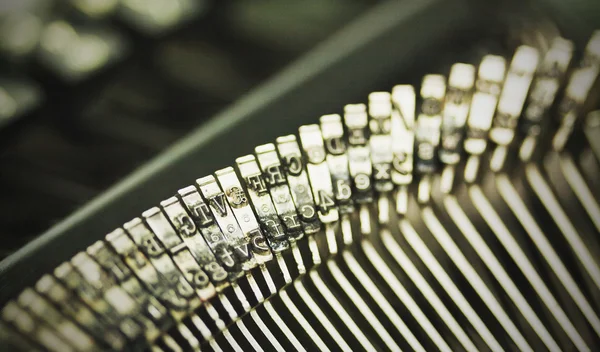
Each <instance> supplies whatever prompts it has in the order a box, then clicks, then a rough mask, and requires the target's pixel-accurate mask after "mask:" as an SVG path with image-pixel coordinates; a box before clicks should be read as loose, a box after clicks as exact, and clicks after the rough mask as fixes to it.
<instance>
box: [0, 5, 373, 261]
mask: <svg viewBox="0 0 600 352" xmlns="http://www.w3.org/2000/svg"><path fill="white" fill-rule="evenodd" d="M376 2H378V1H376V0H303V1H272V0H253V1H242V0H237V1H235V0H234V1H217V0H212V1H211V0H61V1H51V0H3V1H0V211H2V216H0V238H1V241H2V245H1V246H0V259H2V258H4V257H6V256H7V255H9V254H10V253H12V252H14V251H15V250H16V249H18V248H20V247H22V246H23V245H24V244H25V243H27V242H28V241H30V240H31V239H32V238H33V237H35V236H37V235H39V234H40V233H42V232H43V231H45V230H47V229H48V228H49V227H51V226H52V225H53V224H55V223H56V222H58V221H60V220H61V219H63V218H65V217H66V216H67V215H69V214H70V213H71V212H73V211H74V210H75V209H77V208H78V207H80V206H81V205H83V204H84V203H86V202H87V201H88V200H90V199H91V198H93V197H94V196H95V195H97V194H99V193H100V192H102V191H104V190H105V189H107V188H108V187H110V186H111V185H112V184H114V183H116V182H117V181H118V180H119V179H121V178H123V177H124V176H125V175H127V174H128V173H130V172H131V171H132V170H134V169H135V168H136V167H138V166H140V165H141V164H143V163H144V162H145V161H147V160H149V159H150V158H151V157H152V156H154V155H156V154H157V153H158V152H160V151H161V150H164V149H165V148H166V147H167V146H169V145H171V144H172V143H173V142H175V141H176V140H178V139H179V138H181V137H182V136H183V135H185V134H186V132H188V131H190V130H192V129H193V128H195V127H197V126H200V125H201V124H202V123H204V122H205V121H207V119H209V118H210V117H211V116H213V115H214V114H215V113H217V112H218V111H220V110H222V109H223V108H225V107H226V106H227V105H229V104H230V103H232V102H233V101H235V100H236V99H238V98H239V97H240V96H242V95H244V94H245V93H247V92H248V91H250V90H251V89H252V88H253V87H255V86H256V85H257V84H259V83H261V82H262V81H264V80H265V79H267V78H269V77H270V76H272V75H274V74H275V73H276V72H277V71H279V70H280V69H281V68H283V67H284V66H285V65H287V64H289V63H290V62H291V61H292V60H294V59H295V58H297V57H298V56H299V55H301V54H302V53H304V52H306V51H308V50H310V49H311V48H312V47H314V46H315V45H316V44H317V43H319V42H320V41H322V40H324V39H325V38H327V37H328V36H329V35H330V34H331V33H333V32H334V31H335V30H336V29H338V28H340V27H342V26H343V25H344V24H346V23H347V22H349V21H351V20H352V19H353V18H354V17H356V16H358V15H359V14H361V13H363V12H364V11H365V10H367V9H368V8H369V7H371V6H373V5H374V4H375V3H376Z"/></svg>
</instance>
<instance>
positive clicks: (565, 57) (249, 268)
mask: <svg viewBox="0 0 600 352" xmlns="http://www.w3.org/2000/svg"><path fill="white" fill-rule="evenodd" d="M533 27H535V28H534V29H533V30H532V29H528V30H527V31H525V32H520V34H519V36H518V37H519V40H518V41H519V43H517V44H515V45H513V47H512V48H511V50H512V53H510V54H509V55H506V53H503V52H494V51H489V50H486V52H484V53H481V55H479V56H478V58H477V60H476V61H473V62H471V61H468V60H464V61H460V62H454V63H452V64H451V65H449V66H448V67H447V69H446V70H436V71H433V72H435V73H430V74H426V75H425V76H423V77H422V79H421V80H420V81H419V82H414V84H413V82H403V81H402V77H396V78H395V81H397V83H398V84H397V85H395V86H393V87H391V89H390V87H388V89H389V90H388V91H385V90H381V91H375V92H372V93H370V94H369V95H368V96H366V97H364V99H363V101H362V102H360V101H356V102H346V103H349V104H347V105H343V103H344V102H339V111H338V112H339V113H330V114H325V115H322V116H321V117H320V118H318V119H315V121H314V123H313V124H306V125H302V126H298V128H297V130H296V131H293V130H290V132H296V133H292V134H288V135H283V136H281V137H278V138H276V139H274V140H273V141H271V143H265V144H261V145H258V146H256V147H255V148H254V149H253V150H247V154H246V155H240V156H239V157H238V158H236V159H235V162H234V164H232V165H231V166H230V167H225V168H221V169H219V170H215V171H214V172H213V173H211V174H209V175H205V176H203V175H198V176H199V177H197V178H196V179H195V180H190V183H191V184H190V185H185V184H181V185H180V186H181V187H180V188H179V189H178V190H176V193H175V194H174V195H173V196H171V197H168V198H166V199H165V200H163V201H161V202H160V203H159V204H155V206H152V207H149V209H148V210H146V211H144V212H142V213H141V214H139V216H138V217H135V218H133V219H131V220H129V221H127V222H125V223H124V224H122V225H120V226H118V227H116V228H115V229H113V230H111V231H107V232H108V233H107V234H106V235H105V236H104V237H103V238H102V239H101V240H97V241H96V240H93V241H89V242H88V244H87V246H86V247H85V248H81V249H80V250H79V251H78V252H77V253H76V254H74V255H72V256H71V257H70V258H68V260H65V261H64V262H62V263H60V264H59V265H57V266H56V267H47V268H44V270H45V272H43V273H41V274H39V275H38V276H37V277H35V278H34V279H33V283H31V284H28V285H25V287H22V288H20V289H19V291H18V292H16V293H15V294H14V295H12V297H10V299H8V300H6V303H5V304H4V305H3V306H2V307H0V345H1V346H6V347H5V348H4V347H3V350H7V351H8V350H10V351H12V350H23V351H37V350H40V351H46V350H48V351H57V352H58V351H60V352H63V351H104V350H117V351H120V350H132V351H138V350H139V351H145V350H151V351H199V350H203V351H211V350H212V351H252V350H253V351H288V350H289V351H292V350H296V351H316V350H319V351H338V350H342V351H359V350H361V351H362V350H366V351H388V350H391V351H401V350H404V351H434V350H440V351H463V350H464V351H487V350H490V351H512V350H515V351H595V350H598V348H600V237H599V234H600V183H599V182H598V174H599V172H600V141H599V139H600V110H597V111H595V109H597V108H598V98H599V97H600V95H599V91H598V85H597V82H598V76H599V75H600V31H595V32H593V33H589V34H588V39H589V40H588V41H587V43H586V44H585V45H584V46H577V45H576V44H574V43H573V42H572V41H570V40H569V39H568V38H565V37H562V36H561V35H560V34H559V33H558V30H556V29H555V28H554V27H553V26H551V25H547V26H546V27H544V26H542V25H540V26H538V27H536V26H533ZM542 27H543V28H542ZM540 28H542V29H540ZM523 33H526V34H527V35H523ZM409 83H411V84H409ZM384 88H385V87H384ZM282 121H285V120H284V119H282ZM229 143H236V141H235V140H232V141H229ZM146 191H147V192H152V191H153V190H151V189H148V190H146ZM114 225H118V224H114ZM96 230H98V231H99V230H104V229H96ZM83 235H85V234H83ZM24 275H29V274H27V273H24ZM36 275H37V272H36Z"/></svg>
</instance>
